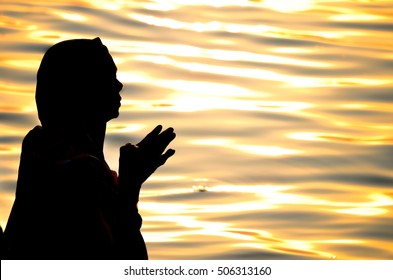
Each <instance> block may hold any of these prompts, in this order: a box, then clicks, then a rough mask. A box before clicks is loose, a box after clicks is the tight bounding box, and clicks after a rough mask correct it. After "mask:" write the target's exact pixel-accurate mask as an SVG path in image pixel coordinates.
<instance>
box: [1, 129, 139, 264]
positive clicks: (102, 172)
mask: <svg viewBox="0 0 393 280" xmlns="http://www.w3.org/2000/svg"><path fill="white" fill-rule="evenodd" d="M97 154H98V153H96V152H95V151H94V146H93V145H92V142H91V141H89V138H88V136H87V135H86V137H85V138H83V140H80V137H78V141H75V140H74V139H72V137H68V136H67V137H60V136H56V135H54V134H51V133H48V132H47V131H45V130H44V129H42V128H41V127H39V126H37V127H35V128H34V129H33V130H31V131H30V132H29V133H28V134H27V136H26V137H25V139H24V141H23V145H22V154H21V161H20V167H19V174H18V183H17V189H16V198H15V202H14V205H13V207H12V211H11V214H10V217H9V220H8V223H7V227H6V229H5V232H4V238H5V242H6V252H5V253H6V258H8V259H147V251H146V246H145V242H144V240H143V237H142V235H141V233H140V227H141V224H142V219H141V216H140V215H139V213H138V209H137V205H135V204H134V205H130V203H129V202H127V200H126V198H125V197H124V196H123V195H122V190H121V188H120V186H119V184H118V180H117V175H116V172H114V171H111V170H110V169H109V167H108V165H107V164H106V162H105V161H104V160H103V159H99V157H98V156H97Z"/></svg>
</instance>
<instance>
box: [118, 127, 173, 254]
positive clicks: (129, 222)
mask: <svg viewBox="0 0 393 280" xmlns="http://www.w3.org/2000/svg"><path fill="white" fill-rule="evenodd" d="M161 130H162V126H161V125H159V126H157V127H156V128H155V129H154V130H153V131H152V132H150V133H149V134H148V135H147V136H146V137H145V138H144V139H143V140H142V141H141V142H140V143H139V144H137V145H132V144H130V143H127V144H126V145H124V146H122V147H121V148H120V159H119V185H120V196H119V200H120V203H119V214H118V217H119V224H118V226H119V228H118V230H117V238H116V243H117V246H116V248H117V249H116V250H117V254H118V256H119V258H128V259H130V258H133V259H147V251H146V247H145V242H144V240H143V237H142V235H141V233H140V227H141V224H142V218H141V217H140V215H139V213H138V208H137V204H138V201H139V192H140V189H141V186H142V184H143V183H144V182H145V181H146V180H147V178H149V177H150V175H151V174H153V173H154V172H155V170H157V168H158V167H160V166H161V165H163V164H165V162H166V161H167V159H168V158H169V157H171V156H172V155H174V153H175V151H174V150H172V149H169V150H167V151H166V152H165V153H164V151H165V150H166V148H167V146H168V145H169V143H170V142H171V141H172V140H173V139H174V138H175V137H176V134H175V133H174V131H173V128H168V129H166V130H165V131H163V132H161Z"/></svg>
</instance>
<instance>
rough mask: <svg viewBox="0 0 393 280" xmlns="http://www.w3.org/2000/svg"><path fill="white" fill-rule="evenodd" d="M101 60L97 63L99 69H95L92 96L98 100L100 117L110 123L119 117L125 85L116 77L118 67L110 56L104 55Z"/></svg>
mask: <svg viewBox="0 0 393 280" xmlns="http://www.w3.org/2000/svg"><path fill="white" fill-rule="evenodd" d="M101 59H102V61H98V62H97V63H98V67H97V69H94V72H95V75H94V77H92V78H93V81H92V82H91V84H92V86H93V88H92V94H93V96H94V97H93V98H95V99H96V100H95V101H96V102H95V103H96V106H97V110H98V111H97V113H98V115H99V116H102V117H103V118H104V119H105V121H109V120H111V119H113V118H117V117H118V116H119V108H120V106H121V103H120V101H121V96H120V91H121V89H122V88H123V84H122V83H121V82H119V80H118V79H117V77H116V73H117V67H116V65H115V63H114V62H113V59H112V57H111V56H110V54H109V53H107V54H105V55H103V56H102V58H100V60H101Z"/></svg>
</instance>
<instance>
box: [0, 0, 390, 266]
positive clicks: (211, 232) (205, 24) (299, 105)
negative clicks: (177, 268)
mask: <svg viewBox="0 0 393 280" xmlns="http://www.w3.org/2000/svg"><path fill="white" fill-rule="evenodd" d="M0 9H1V11H2V12H1V15H0V34H1V35H2V44H1V45H0V61H1V67H0V73H1V75H0V131H1V133H0V156H1V161H0V178H1V181H0V223H1V225H2V226H3V227H4V226H5V224H6V221H7V218H8V215H9V211H10V208H11V205H12V202H13V197H14V191H15V181H16V176H17V168H18V161H19V153H20V145H21V142H22V139H23V137H24V135H25V134H26V133H27V131H28V130H29V129H31V128H32V127H33V126H34V125H36V124H37V123H38V119H37V116H36V112H35V104H34V91H35V75H36V70H37V69H38V66H39V63H40V60H41V58H42V55H43V53H44V52H45V50H46V49H47V48H48V47H49V46H50V45H52V44H54V43H56V42H58V41H61V40H65V39H72V38H94V37H97V36H99V37H101V39H102V40H103V42H104V44H106V45H107V46H108V48H109V50H110V52H111V54H112V55H113V57H114V60H115V62H116V64H117V65H118V69H119V72H118V79H119V80H120V81H121V82H123V83H124V85H125V86H124V89H123V92H122V97H123V100H122V108H121V116H120V117H119V118H118V119H116V120H114V121H112V122H110V124H109V126H108V130H107V133H108V135H107V143H106V148H105V151H106V157H107V160H108V162H109V164H110V165H111V167H112V168H113V169H117V156H118V151H117V149H118V147H119V146H120V145H122V144H124V143H125V142H128V141H131V142H133V143H135V142H137V141H139V139H141V138H142V137H143V136H144V134H145V133H147V132H148V131H149V130H150V129H151V128H152V127H154V126H155V125H156V124H157V123H161V124H163V125H164V126H173V127H174V128H175V129H176V132H177V135H178V137H177V139H176V140H175V141H174V143H173V148H175V149H176V151H177V152H176V156H175V157H174V158H173V159H171V160H170V162H168V164H167V166H165V167H163V168H162V169H161V170H160V171H159V172H158V173H157V175H154V176H153V177H152V178H151V179H150V180H149V181H148V182H147V183H146V184H145V186H144V188H143V192H142V198H141V202H140V204H139V208H140V211H141V213H142V215H143V217H144V226H143V234H144V236H145V240H146V241H147V246H148V250H149V255H150V257H151V258H153V259H314V258H316V259H327V258H338V259H392V258H393V216H392V211H393V191H392V188H393V177H392V174H393V173H392V171H393V157H392V155H393V145H392V143H393V133H392V131H393V125H392V120H393V106H392V105H393V98H392V90H393V79H392V74H393V67H392V65H393V52H392V49H393V43H392V40H391V39H390V38H391V33H392V31H393V24H392V14H393V8H392V5H391V1H384V0H380V1H355V0H353V1H323V0H296V1H294V0H292V1H283V0H278V1H270V0H265V1H262V0H261V1H257V0H254V1H248V0H231V1H210V0H209V1H207V0H206V1H205V0H204V1H180V0H171V1H161V0H151V1H149V0H139V1H107V0H100V1H92V0H91V1H90V0H80V1H61V2H56V3H53V2H51V1H44V0H43V1H35V2H34V3H33V2H29V1H22V0H18V1H8V0H5V1H2V2H1V3H0Z"/></svg>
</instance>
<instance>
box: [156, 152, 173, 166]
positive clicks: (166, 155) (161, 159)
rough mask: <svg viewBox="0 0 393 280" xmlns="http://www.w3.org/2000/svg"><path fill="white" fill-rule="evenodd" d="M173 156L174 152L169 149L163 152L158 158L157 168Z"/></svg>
mask: <svg viewBox="0 0 393 280" xmlns="http://www.w3.org/2000/svg"><path fill="white" fill-rule="evenodd" d="M174 154H175V150H173V149H169V150H168V151H166V152H165V154H163V155H161V156H160V158H159V159H158V166H157V168H158V167H160V166H161V165H164V164H165V162H166V161H167V160H168V158H170V157H171V156H173V155H174Z"/></svg>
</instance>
